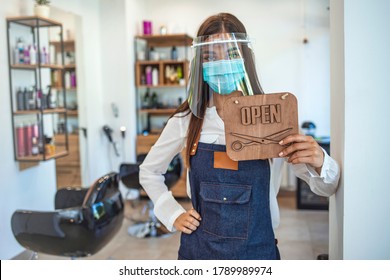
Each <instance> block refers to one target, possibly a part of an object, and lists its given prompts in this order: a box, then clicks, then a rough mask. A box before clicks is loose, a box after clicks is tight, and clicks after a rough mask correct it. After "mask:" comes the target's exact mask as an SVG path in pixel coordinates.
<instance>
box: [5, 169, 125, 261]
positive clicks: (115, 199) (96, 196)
mask: <svg viewBox="0 0 390 280" xmlns="http://www.w3.org/2000/svg"><path fill="white" fill-rule="evenodd" d="M118 185H119V176H118V173H114V172H113V173H109V174H107V175H105V176H103V177H101V178H99V179H98V180H97V181H96V182H95V183H94V184H93V185H92V186H91V187H90V188H88V189H76V188H66V189H65V188H64V189H60V190H59V191H58V192H57V193H56V197H55V209H56V210H55V211H51V212H41V211H28V210H17V211H15V212H14V213H13V215H12V218H11V227H12V231H13V234H14V236H15V238H16V240H17V241H18V242H19V243H20V244H21V245H22V246H23V247H25V248H26V249H29V250H32V251H33V252H37V253H45V254H50V255H56V256H65V257H71V258H76V257H85V256H90V255H93V254H95V253H97V252H98V251H99V250H100V249H102V248H103V247H104V246H105V245H106V244H107V243H108V242H109V241H110V240H111V239H112V238H113V237H114V236H115V234H116V233H117V232H118V231H119V229H120V228H121V225H122V221H123V208H124V205H123V200H122V196H121V193H120V191H119V188H118Z"/></svg>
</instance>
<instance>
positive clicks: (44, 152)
mask: <svg viewBox="0 0 390 280" xmlns="http://www.w3.org/2000/svg"><path fill="white" fill-rule="evenodd" d="M6 20H7V42H8V43H7V46H8V69H9V77H10V78H9V83H10V84H9V85H10V86H9V88H10V96H11V111H12V130H13V131H12V134H13V135H14V157H15V160H16V161H19V162H22V163H23V162H27V163H28V162H39V161H46V160H51V159H56V158H60V157H64V156H67V155H68V135H67V133H66V131H65V133H64V135H63V138H62V140H61V141H59V142H57V143H55V142H54V141H52V140H53V138H54V136H53V131H55V130H56V129H57V122H56V121H57V119H58V117H59V116H61V117H62V118H64V119H65V126H66V119H67V110H66V109H65V108H58V107H56V106H53V107H51V108H50V106H51V105H50V106H49V105H48V104H49V103H48V102H49V101H48V99H47V98H48V97H47V96H45V95H44V89H46V87H47V86H48V84H47V81H46V78H49V77H50V71H59V72H60V73H62V71H64V64H63V58H62V59H61V61H59V63H58V64H48V63H43V62H45V60H44V59H42V58H41V53H40V52H41V50H42V47H43V46H47V44H48V41H47V39H46V37H45V36H43V34H42V31H44V30H47V31H48V29H49V28H56V29H57V30H58V34H60V38H62V31H63V29H62V24H61V23H60V22H57V21H54V20H51V19H48V18H42V17H37V16H28V17H9V18H7V19H6ZM57 30H56V31H57ZM19 36H20V37H25V38H28V39H27V40H26V42H27V43H28V44H31V45H33V46H34V47H35V46H36V55H37V63H35V64H29V61H26V60H24V59H25V56H24V53H23V52H24V50H22V51H20V50H19V53H18V55H17V59H16V58H15V54H16V52H15V47H16V45H17V44H16V43H15V39H16V38H18V37H19ZM20 37H19V39H20ZM23 41H24V40H23ZM18 42H21V41H18ZM59 46H60V47H62V46H63V41H62V39H61V41H60V42H59ZM23 48H25V47H24V46H23ZM22 53H23V56H22V55H21V54H22ZM21 71H28V72H30V73H28V74H25V73H24V74H23V76H20V75H21ZM26 76H27V78H26ZM60 76H62V75H60ZM20 77H23V78H20ZM27 80H28V81H29V83H31V84H32V85H31V84H30V85H29V87H30V88H31V90H29V91H27V89H25V90H24V91H23V92H22V91H21V88H22V87H25V88H27V86H26V84H25V81H27ZM47 80H48V81H49V86H50V79H47ZM32 81H33V82H32ZM16 88H19V90H16ZM64 93H65V91H64ZM64 93H63V94H64ZM18 94H19V95H18ZM19 96H23V98H22V99H21V98H19ZM62 98H63V99H65V97H64V95H63V96H62ZM49 141H50V143H49Z"/></svg>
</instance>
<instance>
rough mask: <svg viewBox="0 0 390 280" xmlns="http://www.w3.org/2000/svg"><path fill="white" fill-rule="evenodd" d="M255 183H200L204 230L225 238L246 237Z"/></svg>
mask: <svg viewBox="0 0 390 280" xmlns="http://www.w3.org/2000/svg"><path fill="white" fill-rule="evenodd" d="M251 191H252V186H250V185H239V184H226V183H206V182H201V183H200V197H201V200H202V202H201V205H202V214H201V215H202V225H203V230H204V231H205V232H208V233H210V234H213V235H216V236H219V237H222V238H238V239H247V237H248V227H249V208H250V202H249V201H250V196H251Z"/></svg>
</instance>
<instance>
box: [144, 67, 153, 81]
mask: <svg viewBox="0 0 390 280" xmlns="http://www.w3.org/2000/svg"><path fill="white" fill-rule="evenodd" d="M145 76H146V84H147V85H152V83H153V78H152V67H151V66H147V67H146V68H145Z"/></svg>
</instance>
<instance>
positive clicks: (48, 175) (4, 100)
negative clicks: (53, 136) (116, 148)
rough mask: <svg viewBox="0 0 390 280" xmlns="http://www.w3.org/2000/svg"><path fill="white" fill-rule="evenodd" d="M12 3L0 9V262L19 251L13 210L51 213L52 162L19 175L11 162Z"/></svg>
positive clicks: (15, 9) (14, 10)
mask: <svg viewBox="0 0 390 280" xmlns="http://www.w3.org/2000/svg"><path fill="white" fill-rule="evenodd" d="M15 2H16V1H1V5H0V19H1V20H0V44H1V48H0V77H1V78H0V93H1V94H0V116H1V117H0V119H1V122H2V132H1V139H0V158H1V160H0V178H3V183H2V184H1V186H0V193H1V195H0V215H1V221H0V259H7V258H10V257H12V256H14V255H15V254H16V253H17V252H20V251H21V247H20V246H19V245H18V243H17V242H16V240H15V238H14V237H13V235H12V232H11V228H10V222H11V215H12V213H13V212H14V211H15V210H16V209H32V210H34V209H35V210H37V209H52V208H53V200H54V193H55V190H56V184H55V164H54V161H49V162H42V163H40V164H39V165H38V166H36V167H33V168H30V169H28V170H26V171H22V172H20V171H19V164H18V163H17V162H15V161H14V151H13V137H12V131H13V129H12V125H11V123H12V121H11V106H10V94H9V74H8V53H7V48H6V46H7V43H6V42H7V32H6V31H7V28H6V21H5V18H6V17H9V16H14V15H17V14H19V13H20V11H19V7H18V5H15Z"/></svg>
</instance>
